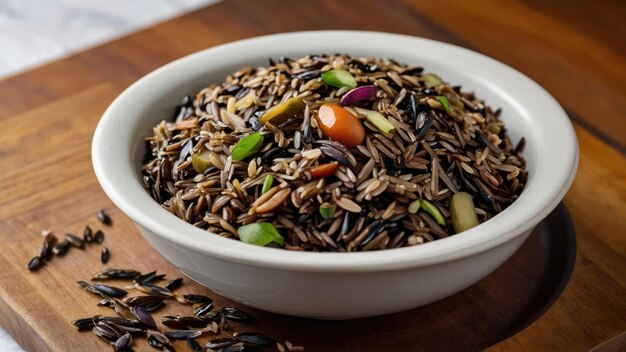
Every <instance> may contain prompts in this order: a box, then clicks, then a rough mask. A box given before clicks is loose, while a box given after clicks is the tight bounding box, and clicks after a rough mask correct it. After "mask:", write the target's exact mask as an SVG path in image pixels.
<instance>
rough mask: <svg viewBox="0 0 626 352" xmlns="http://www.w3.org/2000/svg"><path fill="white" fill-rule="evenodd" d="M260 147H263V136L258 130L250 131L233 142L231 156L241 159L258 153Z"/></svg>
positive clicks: (234, 158)
mask: <svg viewBox="0 0 626 352" xmlns="http://www.w3.org/2000/svg"><path fill="white" fill-rule="evenodd" d="M261 147H263V136H262V135H261V134H260V133H258V132H254V133H250V134H249V135H247V136H245V137H243V138H242V139H241V140H240V141H239V142H237V144H235V147H234V148H233V152H232V153H231V156H232V157H233V160H243V159H245V158H247V157H250V156H252V155H254V154H256V153H258V152H259V150H261Z"/></svg>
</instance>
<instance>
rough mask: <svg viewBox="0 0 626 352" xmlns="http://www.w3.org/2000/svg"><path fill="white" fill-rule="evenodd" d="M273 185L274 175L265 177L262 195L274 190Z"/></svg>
mask: <svg viewBox="0 0 626 352" xmlns="http://www.w3.org/2000/svg"><path fill="white" fill-rule="evenodd" d="M272 183H274V177H272V175H267V176H265V181H263V188H262V189H261V194H265V192H267V191H269V190H270V188H272Z"/></svg>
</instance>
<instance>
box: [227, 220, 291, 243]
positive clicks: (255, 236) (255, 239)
mask: <svg viewBox="0 0 626 352" xmlns="http://www.w3.org/2000/svg"><path fill="white" fill-rule="evenodd" d="M237 234H238V235H239V239H240V240H241V242H245V243H250V244H254V245H257V246H267V245H268V244H270V243H272V242H274V243H278V244H279V245H282V244H283V243H285V239H284V238H283V237H282V236H281V235H280V234H279V233H278V231H277V230H276V228H275V227H274V225H272V224H270V223H269V222H257V223H252V224H248V225H244V226H241V227H239V228H238V229H237Z"/></svg>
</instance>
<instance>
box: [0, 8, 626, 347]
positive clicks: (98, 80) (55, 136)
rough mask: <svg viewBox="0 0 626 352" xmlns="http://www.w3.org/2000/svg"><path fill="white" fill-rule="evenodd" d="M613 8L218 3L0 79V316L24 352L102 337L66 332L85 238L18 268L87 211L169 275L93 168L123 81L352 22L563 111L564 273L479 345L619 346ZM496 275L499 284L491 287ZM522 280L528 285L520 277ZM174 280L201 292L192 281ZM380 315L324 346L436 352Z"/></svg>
mask: <svg viewBox="0 0 626 352" xmlns="http://www.w3.org/2000/svg"><path fill="white" fill-rule="evenodd" d="M624 6H625V5H624V4H622V3H620V2H611V1H608V0H601V1H596V2H593V3H588V2H579V1H575V2H564V1H557V2H551V3H550V4H546V3H545V2H540V1H524V2H522V1H519V0H503V1H498V2H488V1H472V2H466V1H461V0H447V1H439V2H426V1H410V0H393V1H386V2H382V1H381V2H377V1H357V0H345V1H331V0H323V1H315V2H312V1H297V2H289V1H281V0H268V1H252V0H249V1H245V0H231V1H226V2H223V3H219V4H217V5H214V6H210V7H208V8H205V9H202V10H199V11H196V12H194V13H191V14H189V15H186V16H184V17H181V18H178V19H174V20H171V21H169V22H165V23H162V24H159V25H157V26H155V27H152V28H149V29H146V30H144V31H141V32H139V33H135V34H132V35H129V36H127V37H125V38H123V39H120V40H117V41H115V42H112V43H108V44H105V45H102V46H99V47H97V48H94V49H91V50H88V51H85V52H82V53H78V54H76V55H74V56H71V57H68V58H64V59H62V60H59V61H56V62H54V63H51V64H48V65H46V66H43V67H40V68H37V69H34V70H32V71H29V72H26V73H22V74H19V75H17V76H14V77H10V78H7V79H5V80H3V81H0V134H1V138H2V141H3V143H1V144H0V170H2V172H1V173H0V185H2V187H1V189H2V190H1V191H0V243H2V245H1V248H2V251H0V267H1V268H3V269H2V270H0V314H1V315H0V323H2V324H4V325H5V326H6V327H7V328H8V329H9V330H10V331H11V332H12V333H13V334H14V335H15V336H16V338H18V339H19V340H20V342H21V343H22V344H23V345H24V346H25V347H27V348H28V349H29V350H36V351H40V350H41V351H45V350H52V351H72V350H96V349H99V348H102V347H103V346H104V345H103V344H102V343H101V342H100V341H97V340H96V339H95V338H93V336H85V337H84V338H80V339H76V337H77V336H80V335H77V333H76V332H74V331H73V329H72V328H71V327H70V326H68V321H69V320H71V319H73V318H77V317H81V316H83V315H88V314H90V313H93V312H97V311H98V310H97V308H96V307H94V303H95V299H94V297H91V296H90V295H89V294H87V293H84V292H81V289H80V288H79V287H78V285H76V284H73V281H74V280H76V279H85V278H87V277H88V276H89V274H91V272H92V271H94V270H95V269H96V268H98V267H99V266H100V265H99V248H90V249H88V250H84V251H79V250H76V251H73V252H72V253H70V254H69V255H68V256H67V257H66V258H62V259H60V260H54V261H53V262H52V263H51V264H50V265H48V266H47V267H46V268H44V269H43V270H42V271H41V272H39V273H37V274H36V275H32V274H30V273H29V272H27V271H26V270H25V268H24V266H25V264H26V262H28V260H29V258H30V257H32V256H33V255H34V252H35V251H36V248H37V247H38V246H39V243H40V241H41V238H40V237H39V235H38V233H39V232H40V231H41V229H43V228H52V229H54V230H56V231H59V232H61V233H62V232H64V231H69V232H80V231H81V229H82V226H83V225H85V224H88V223H89V224H92V225H94V226H98V224H97V222H96V220H95V218H94V212H95V211H96V210H97V209H99V208H100V207H105V208H107V209H109V210H110V211H111V213H112V214H113V216H114V219H115V221H116V223H115V225H114V226H115V227H114V228H113V229H111V230H109V231H107V241H106V244H107V246H109V247H110V249H111V252H112V259H111V263H112V264H113V265H116V264H119V265H124V266H125V265H126V263H129V264H128V265H129V266H135V265H136V266H137V268H138V269H140V270H149V269H152V268H155V267H158V268H159V269H160V270H162V271H164V272H166V273H167V274H168V275H169V276H175V275H176V272H175V270H174V269H173V268H172V267H171V266H169V265H168V264H167V263H165V262H164V261H163V259H162V258H161V257H160V256H159V255H158V254H157V253H156V252H155V251H154V250H152V249H151V248H150V247H149V245H148V244H147V243H146V242H145V241H143V239H141V238H140V236H139V235H138V233H137V231H136V230H135V229H134V228H133V227H132V225H131V224H130V222H129V221H128V220H127V219H126V218H125V217H124V216H123V215H122V214H120V213H119V212H118V211H117V210H116V209H114V208H113V207H112V205H111V203H110V201H108V199H107V198H106V196H105V195H104V194H103V193H102V191H101V190H100V188H99V187H98V185H97V182H96V180H95V177H94V175H93V172H92V171H91V162H90V158H89V145H90V141H91V136H92V134H93V130H94V128H95V125H96V123H97V120H98V118H99V116H100V115H101V113H102V112H103V111H104V109H105V108H106V107H107V106H108V104H109V103H110V102H111V101H112V100H113V99H114V98H115V96H116V95H117V94H119V93H120V92H121V91H122V90H123V89H124V88H125V87H126V86H128V85H129V84H130V83H132V82H133V81H134V80H136V79H137V78H139V77H140V76H142V75H143V74H145V73H147V72H149V71H151V70H153V69H155V68H157V67H159V66H161V65H163V64H165V63H167V62H169V61H171V60H173V59H176V58H178V57H181V56H183V55H186V54H189V53H191V52H194V51H198V50H201V49H204V48H207V47H211V46H214V45H217V44H220V43H224V42H228V41H232V40H236V39H241V38H246V37H251V36H256V35H262V34H268V33H277V32H287V31H296V30H311V29H337V28H351V29H366V30H380V31H388V32H396V33H405V34H410V35H418V36H423V37H427V38H432V39H436V40H441V41H445V42H449V43H453V44H457V45H461V46H464V47H467V48H470V49H473V50H476V51H479V52H482V53H485V54H487V55H490V56H492V57H494V58H496V59H498V60H500V61H503V62H505V63H507V64H509V65H511V66H512V67H514V68H516V69H518V70H520V71H521V72H523V73H524V74H526V75H528V76H530V77H531V78H532V79H534V80H535V81H537V82H538V83H539V84H541V85H542V86H544V87H545V88H546V89H547V90H548V91H549V92H550V93H551V94H553V95H554V96H555V97H556V98H557V99H558V100H559V101H560V102H561V104H562V105H563V106H564V107H565V108H566V109H567V111H568V113H569V114H570V116H571V117H572V118H573V120H574V122H575V125H576V132H577V135H578V138H579V143H580V149H581V158H580V166H579V171H578V175H577V177H576V179H575V181H574V184H573V186H572V189H571V191H570V192H569V193H568V195H567V196H566V198H565V204H566V206H567V207H568V209H569V211H570V213H571V215H572V218H573V223H574V226H575V229H576V233H577V241H578V249H577V259H576V265H575V269H574V272H573V275H572V278H571V280H570V282H569V284H568V286H567V288H566V289H565V291H564V293H563V295H562V297H561V298H560V299H559V300H558V301H557V302H556V304H555V305H554V306H553V307H552V308H551V309H549V310H548V312H547V313H546V314H545V315H543V316H542V317H541V318H539V319H538V320H537V321H535V322H534V323H533V324H531V325H530V326H528V327H527V328H526V329H524V330H523V331H521V332H519V333H517V334H516V335H515V336H513V337H511V338H509V339H507V340H505V341H503V342H501V343H499V344H497V345H495V346H493V347H492V348H491V350H493V351H496V350H497V351H526V350H532V351H534V350H589V349H591V348H594V347H595V346H598V345H600V346H599V347H598V350H618V349H619V348H620V346H623V341H624V339H623V336H624V335H623V333H624V332H625V331H626V300H625V299H624V297H626V270H624V269H626V236H624V233H626V216H625V215H626V156H625V154H624V151H626V147H625V146H626V142H625V141H626V139H624V136H625V135H626V119H624V118H623V111H626V98H625V97H626V55H625V49H624V48H625V47H626V46H625V45H624V44H625V39H624V38H626V36H625V35H624V34H625V32H626V27H625V25H624V22H623V21H622V19H623V15H619V14H620V13H621V14H623V13H625V9H624ZM532 244H533V242H530V241H529V243H528V244H526V245H525V248H532ZM528 246H531V247H528ZM521 253H522V254H523V252H521ZM519 254H520V253H518V254H517V255H516V256H518V255H519ZM510 263H515V261H513V262H509V263H507V265H509V266H511V265H512V264H510ZM496 274H497V273H496ZM496 274H494V275H496ZM500 275H501V276H500V277H498V276H496V279H495V280H496V281H492V283H491V284H487V286H484V285H485V284H484V283H481V284H479V285H477V286H474V287H472V288H471V289H470V290H473V291H470V297H473V298H472V299H467V298H463V296H459V295H457V296H454V297H451V298H449V299H447V300H445V301H443V302H444V305H443V306H445V305H448V306H449V307H454V308H455V309H456V310H458V311H459V313H456V312H450V311H449V310H446V309H444V308H443V306H442V305H441V304H439V305H433V306H428V307H425V308H421V309H420V310H418V312H419V313H420V314H423V315H424V316H425V317H429V318H430V319H431V321H437V324H443V323H447V324H449V325H448V326H452V327H453V328H451V329H452V331H456V330H455V329H454V326H455V324H468V322H467V321H465V320H464V316H463V312H467V311H469V309H470V308H471V307H476V306H473V305H474V304H476V302H477V301H480V300H481V299H482V300H485V297H488V298H491V297H494V300H495V298H498V297H500V296H498V294H499V293H501V292H502V291H499V290H505V289H506V288H507V287H508V286H507V283H506V278H507V275H502V274H500ZM519 275H522V276H523V272H522V273H520V274H519ZM514 277H520V276H514ZM490 280H494V279H493V278H490ZM499 280H502V281H499ZM497 282H502V287H501V288H499V289H498V288H497V286H498V285H496V284H495V283H497ZM522 282H523V281H522ZM528 282H529V285H530V284H532V282H533V281H532V275H530V276H529V281H528ZM186 289H188V290H191V291H197V292H204V289H202V288H200V287H198V286H195V285H189V286H187V288H186ZM492 291H493V292H492ZM463 294H465V293H463ZM460 295H461V294H460ZM472 295H473V296H472ZM522 298H523V297H522ZM225 302H226V301H225V300H223V299H219V300H218V303H219V304H224V303H225ZM437 307H441V308H437ZM464 307H467V308H464ZM494 307H495V306H494ZM494 307H492V308H491V309H483V310H482V312H483V314H485V315H486V316H487V317H494V319H503V318H502V316H506V315H507V314H510V313H511V312H507V311H500V310H497V309H496V308H494ZM102 309H104V308H102ZM494 309H495V310H494ZM101 312H106V310H102V311H101ZM168 312H173V307H168V308H167V310H165V311H164V313H168ZM255 313H256V314H263V313H260V312H255ZM470 316H471V315H470ZM391 317H392V318H389V317H386V318H385V319H386V320H383V321H384V322H386V323H388V324H387V325H386V326H385V325H377V324H376V323H372V322H373V321H374V322H375V320H365V323H363V322H361V323H358V324H357V325H356V326H362V327H364V330H358V331H357V330H354V329H353V330H350V329H349V328H345V327H344V328H345V329H347V330H344V331H347V333H348V335H349V337H350V338H346V340H345V341H344V340H341V342H340V343H338V344H337V346H340V347H341V350H358V349H359V346H362V345H360V343H361V342H362V341H370V342H371V345H370V346H381V345H376V342H375V341H382V342H383V343H384V342H385V341H399V342H397V345H394V347H395V348H396V350H425V349H436V347H437V346H436V345H429V344H428V343H427V340H423V341H425V342H424V343H423V344H419V343H417V345H412V344H406V341H416V340H414V338H417V337H421V336H426V335H420V333H423V332H424V331H425V332H433V331H436V330H429V329H432V326H430V325H429V324H427V323H425V322H424V320H420V319H419V318H416V317H415V314H413V315H411V312H408V313H402V314H400V315H398V317H395V318H394V317H393V316H391ZM267 319H268V323H269V325H268V327H267V328H268V329H270V330H268V331H271V332H277V331H278V330H280V329H282V333H280V334H279V335H278V336H281V337H288V338H293V339H294V341H295V342H299V341H300V340H308V338H304V339H298V335H299V334H301V332H302V331H305V328H316V329H319V331H323V332H329V331H332V329H330V327H335V328H337V326H341V324H340V323H332V322H331V323H328V324H320V323H319V322H315V321H309V320H303V319H293V318H285V317H281V316H276V315H268V316H267ZM475 319H478V318H475ZM476 321H479V320H476ZM469 324H473V325H474V326H475V330H474V333H467V332H466V333H465V335H463V334H460V335H457V338H459V339H466V340H467V341H469V342H468V345H467V347H468V349H472V348H473V347H477V346H479V345H477V344H476V343H475V341H476V340H478V339H479V338H482V337H484V336H486V334H487V333H489V332H492V333H493V334H494V336H495V335H496V334H497V333H501V332H502V330H498V331H499V332H498V331H495V330H489V328H488V326H487V325H481V324H480V323H478V324H477V323H476V322H475V321H470V322H469ZM270 326H271V327H270ZM429 326H430V327H429ZM436 326H443V325H436ZM459 326H460V325H459ZM271 329H277V330H271ZM420 331H421V332H420ZM459 331H461V330H459ZM464 331H465V330H464ZM407 334H408V335H407ZM275 335H276V334H275ZM321 336H323V337H320V338H325V337H326V335H321ZM407 336H408V337H410V339H408V340H407ZM364 337H367V338H364ZM374 338H376V339H374ZM446 338H451V337H446ZM304 342H306V341H304ZM493 342H495V340H494V341H493ZM605 342H606V343H605ZM378 343H381V342H378ZM603 343H604V344H603ZM601 344H602V345H601ZM314 346H315V345H314ZM318 346H319V345H318ZM438 346H439V347H441V346H443V345H438ZM616 346H617V347H616ZM144 347H145V346H144ZM429 347H430V348H429ZM448 347H450V346H448ZM481 347H486V346H481ZM338 348H339V347H338ZM337 350H339V349H337ZM361 350H363V349H361Z"/></svg>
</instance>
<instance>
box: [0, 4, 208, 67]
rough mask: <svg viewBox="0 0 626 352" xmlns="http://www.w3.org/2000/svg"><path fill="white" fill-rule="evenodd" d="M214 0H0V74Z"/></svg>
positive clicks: (37, 63)
mask: <svg viewBox="0 0 626 352" xmlns="http://www.w3.org/2000/svg"><path fill="white" fill-rule="evenodd" d="M217 1H218V0H107V1H84V0H44V1H42V0H1V1H0V33H2V35H0V52H2V54H1V55H0V77H6V76H8V75H13V74H15V73H17V72H20V71H24V70H27V69H29V68H32V67H34V66H38V65H41V64H43V63H45V62H48V61H52V60H54V59H58V58H59V57H62V56H65V55H68V54H71V53H73V52H76V51H80V50H82V49H86V48H89V47H93V46H96V45H98V44H100V43H103V42H107V41H109V40H112V39H115V38H117V37H120V36H123V35H125V34H128V33H129V32H133V31H136V30H138V29H141V28H143V27H146V26H150V25H153V24H155V23H156V22H161V21H164V20H167V19H169V18H172V17H175V16H178V15H180V14H182V13H185V12H188V11H192V10H194V9H197V8H199V7H203V6H206V5H209V4H211V3H215V2H217Z"/></svg>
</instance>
